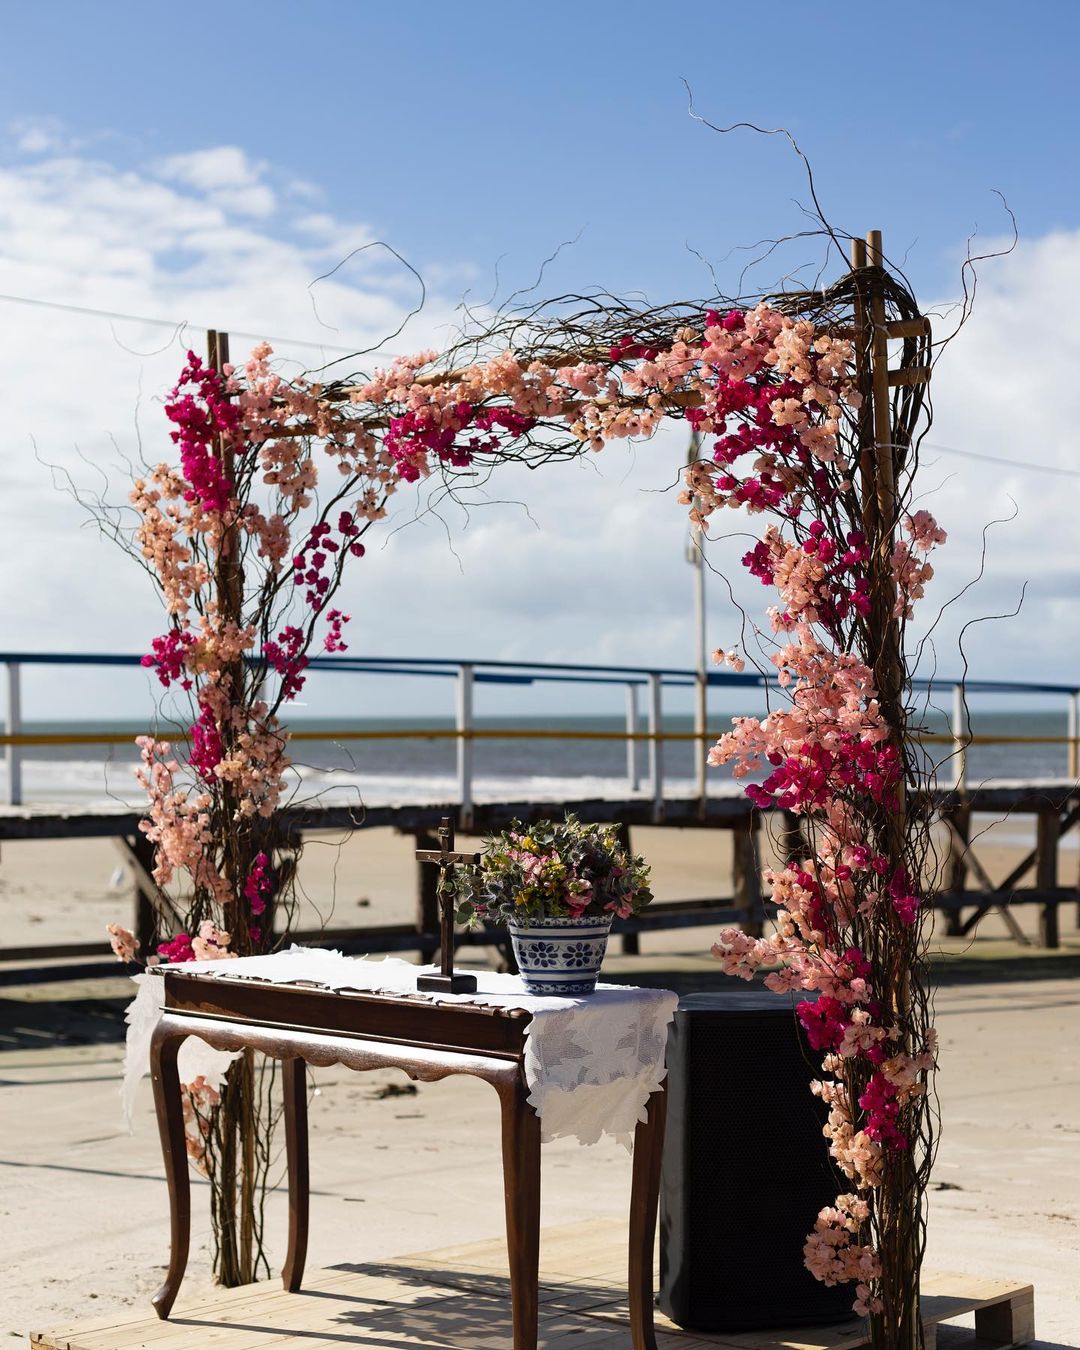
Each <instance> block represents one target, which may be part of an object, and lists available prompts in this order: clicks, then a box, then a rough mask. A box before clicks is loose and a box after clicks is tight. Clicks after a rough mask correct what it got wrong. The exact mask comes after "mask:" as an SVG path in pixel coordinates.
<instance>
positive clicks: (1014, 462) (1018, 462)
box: [923, 441, 1080, 478]
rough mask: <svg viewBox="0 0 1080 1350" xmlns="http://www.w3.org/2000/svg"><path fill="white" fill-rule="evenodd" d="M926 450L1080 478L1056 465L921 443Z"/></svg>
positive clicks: (1070, 470)
mask: <svg viewBox="0 0 1080 1350" xmlns="http://www.w3.org/2000/svg"><path fill="white" fill-rule="evenodd" d="M923 445H924V446H925V447H926V448H927V450H940V451H941V453H942V454H943V455H961V456H962V457H963V458H964V459H979V460H983V461H985V462H986V463H987V464H1004V465H1006V466H1008V467H1009V468H1014V469H1028V470H1030V471H1031V472H1032V473H1056V474H1061V475H1062V476H1063V477H1065V478H1080V469H1065V468H1059V467H1058V466H1057V465H1056V464H1034V463H1032V462H1030V461H1029V460H1022V459H1005V458H1004V457H1003V456H1001V455H985V454H983V453H982V451H980V450H957V448H956V446H954V445H935V444H934V443H933V442H932V441H923Z"/></svg>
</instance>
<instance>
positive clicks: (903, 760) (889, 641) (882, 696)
mask: <svg viewBox="0 0 1080 1350" xmlns="http://www.w3.org/2000/svg"><path fill="white" fill-rule="evenodd" d="M851 265H852V271H853V273H854V275H855V280H856V283H857V284H856V290H855V301H854V322H855V360H856V372H857V378H858V383H859V388H860V392H861V394H862V399H863V403H862V408H861V410H860V423H859V479H860V487H861V496H862V506H863V523H864V529H865V533H866V538H867V543H868V546H869V550H870V557H869V561H868V564H867V566H868V571H869V578H868V580H869V590H870V612H869V614H868V616H867V632H868V637H869V643H868V650H869V653H870V655H871V658H872V659H871V665H872V669H873V674H874V684H875V688H876V691H877V695H878V700H879V705H880V708H881V713H882V716H883V718H884V721H885V723H886V726H887V727H888V731H889V739H890V742H891V743H892V744H893V746H894V748H895V750H896V753H897V755H898V758H899V763H900V765H901V777H900V781H899V783H898V785H897V790H896V796H895V799H894V801H893V803H892V804H891V805H890V806H889V807H886V808H884V810H883V814H882V818H881V820H880V821H879V827H880V828H879V848H880V850H881V852H882V853H883V854H884V856H885V857H886V858H887V859H888V862H889V867H890V876H896V875H898V874H900V875H904V876H907V875H908V873H909V871H910V870H911V867H910V857H909V850H908V841H909V834H910V826H911V821H910V819H909V814H910V811H911V800H912V799H911V796H910V794H909V791H908V784H907V782H906V765H907V760H908V756H907V754H906V750H907V708H906V694H907V691H908V687H909V676H908V671H907V667H906V663H905V657H904V650H903V627H902V618H901V616H900V614H899V612H898V605H897V582H896V577H895V574H894V569H893V552H894V549H895V547H896V543H897V533H898V529H899V525H900V519H899V516H900V511H901V507H902V502H901V501H900V499H899V496H898V491H897V478H898V471H899V468H900V466H901V465H902V464H903V456H904V455H905V454H906V453H907V451H908V450H909V448H910V447H909V446H908V445H907V444H901V443H899V433H898V431H897V425H898V422H899V419H898V418H896V417H894V409H893V391H894V389H896V388H898V387H900V386H903V385H908V386H911V385H916V384H921V383H925V382H926V381H928V380H929V377H930V371H929V368H928V367H909V368H907V369H904V370H899V371H890V369H889V341H890V339H893V340H895V339H901V338H926V337H927V336H928V335H929V323H928V320H926V319H925V318H918V319H904V320H897V321H894V322H890V321H889V318H888V310H887V291H886V275H887V274H886V272H885V261H884V253H883V249H882V239H881V232H880V230H871V231H870V232H869V234H868V235H867V236H866V239H865V240H862V239H854V240H852V245H851ZM910 881H911V883H912V884H913V885H915V886H918V885H920V883H921V882H922V881H923V878H922V877H919V876H915V877H910ZM880 915H881V917H880V920H879V921H878V922H877V923H876V925H875V932H874V935H873V941H874V948H875V950H874V952H873V958H874V959H873V965H874V968H875V975H876V977H877V978H878V979H879V980H880V981H881V983H882V987H881V988H880V989H875V993H876V994H877V995H878V997H880V999H881V1001H882V1003H883V1004H884V1006H885V1009H887V1010H888V1013H889V1014H891V1016H892V1019H893V1022H894V1024H895V1025H896V1026H897V1027H898V1028H899V1029H900V1041H901V1045H902V1048H903V1049H904V1050H905V1051H906V1052H908V1053H911V1054H914V1053H918V1051H919V1050H920V1049H921V1048H922V1047H921V1044H920V1043H919V1042H920V1040H921V1035H920V1028H919V1027H918V1026H916V1025H915V1022H917V1021H918V1016H917V1011H918V1010H917V1007H916V1005H915V1004H914V1002H913V997H912V969H913V966H914V964H915V963H916V962H917V961H918V960H919V959H920V954H921V947H920V944H921V937H920V934H921V924H920V923H916V924H914V925H909V924H905V923H904V922H903V921H902V920H901V919H900V918H899V917H898V915H897V914H896V912H895V909H894V907H893V906H891V905H883V906H881V908H880ZM913 1012H915V1013H916V1016H915V1018H914V1019H913V1016H912V1014H913ZM855 1086H856V1085H852V1088H851V1089H849V1090H854V1087H855ZM916 1145H917V1141H916V1140H912V1142H911V1146H910V1147H909V1148H907V1149H906V1150H892V1151H890V1152H889V1154H888V1166H887V1167H886V1168H885V1169H884V1172H883V1178H882V1183H881V1186H880V1187H879V1188H878V1189H877V1190H876V1191H875V1192H874V1196H873V1202H872V1203H873V1204H874V1206H875V1207H876V1215H875V1218H876V1229H877V1240H878V1250H879V1256H880V1259H881V1276H880V1280H879V1289H880V1295H881V1300H882V1304H883V1306H882V1308H881V1310H880V1311H878V1312H876V1313H872V1314H871V1330H872V1340H873V1345H874V1347H875V1350H921V1347H922V1346H923V1345H924V1339H925V1338H924V1333H923V1324H922V1317H921V1311H920V1299H919V1274H920V1269H921V1265H922V1257H923V1250H924V1246H925V1239H924V1215H923V1206H924V1194H923V1192H924V1181H923V1179H922V1178H921V1177H920V1173H919V1166H920V1165H919V1160H918V1158H917V1157H916Z"/></svg>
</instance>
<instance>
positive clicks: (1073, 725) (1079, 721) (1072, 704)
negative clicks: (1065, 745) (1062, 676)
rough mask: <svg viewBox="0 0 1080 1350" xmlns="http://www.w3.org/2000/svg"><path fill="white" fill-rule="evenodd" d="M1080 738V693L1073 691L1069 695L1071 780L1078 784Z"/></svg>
mask: <svg viewBox="0 0 1080 1350" xmlns="http://www.w3.org/2000/svg"><path fill="white" fill-rule="evenodd" d="M1078 736H1080V692H1077V691H1075V690H1074V691H1073V693H1071V694H1070V695H1069V760H1068V763H1069V778H1070V780H1071V781H1072V782H1074V783H1075V782H1076V780H1077V778H1080V745H1078V744H1077V739H1076V738H1077V737H1078Z"/></svg>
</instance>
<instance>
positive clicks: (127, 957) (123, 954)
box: [105, 923, 139, 961]
mask: <svg viewBox="0 0 1080 1350" xmlns="http://www.w3.org/2000/svg"><path fill="white" fill-rule="evenodd" d="M105 931H106V932H107V933H108V935H109V946H110V947H112V949H113V954H114V955H115V957H116V959H117V960H118V961H134V960H135V955H136V953H137V952H138V950H139V944H138V943H137V942H136V940H135V934H134V933H130V932H129V931H128V930H127V929H126V928H123V927H121V926H120V924H118V923H108V924H106V925H105Z"/></svg>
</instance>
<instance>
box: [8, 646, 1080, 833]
mask: <svg viewBox="0 0 1080 1350" xmlns="http://www.w3.org/2000/svg"><path fill="white" fill-rule="evenodd" d="M0 663H3V665H4V667H5V669H6V672H7V704H6V717H5V727H4V734H3V735H2V736H0V745H2V746H4V747H5V760H4V777H5V780H6V794H5V795H6V798H7V802H8V804H10V805H12V806H17V805H21V804H22V803H23V781H22V768H23V762H24V758H25V753H24V752H25V751H26V750H27V749H30V748H32V747H34V746H63V745H71V746H77V745H84V746H85V745H107V744H113V745H115V744H127V743H129V742H130V741H131V733H130V732H124V733H113V732H104V731H103V732H72V733H65V732H56V733H50V732H27V731H26V730H25V729H24V722H23V717H22V672H23V667H24V666H113V667H116V666H121V667H138V666H140V665H141V658H140V657H138V656H130V655H127V654H119V653H111V654H110V653H105V654H89V653H66V652H65V653H53V652H6V653H0ZM308 669H309V670H311V671H331V672H334V673H337V674H351V675H394V676H416V677H421V678H429V679H431V678H444V679H452V680H454V682H455V699H454V708H455V711H454V725H453V726H452V727H433V728H417V727H401V728H369V729H355V728H346V729H341V730H324V729H321V728H320V729H319V730H317V731H316V730H306V729H304V728H303V726H302V725H301V726H299V727H297V728H295V729H294V730H292V733H291V734H292V739H293V740H297V741H303V740H310V741H314V740H318V741H336V740H372V741H376V740H416V739H453V740H454V741H455V743H456V791H457V800H458V803H459V805H460V808H461V814H462V818H463V819H468V818H469V816H470V815H471V813H472V809H473V802H474V799H473V790H474V780H475V762H474V754H473V751H474V746H475V743H476V741H477V740H483V739H490V740H512V739H549V740H551V739H557V740H597V741H610V740H618V741H625V743H626V779H627V787H628V790H629V791H630V793H631V794H636V793H638V792H639V791H640V790H641V787H642V784H641V780H640V775H639V772H638V756H637V745H638V743H639V742H642V741H643V742H645V744H646V746H647V773H646V783H647V791H648V795H649V797H650V798H651V801H652V803H653V811H654V815H655V817H656V818H657V819H662V816H663V806H664V745H665V743H666V742H668V741H672V742H679V741H696V742H698V743H699V753H698V754H697V755H696V757H695V784H696V791H697V794H698V795H699V796H701V797H704V795H705V751H706V747H707V745H708V744H709V742H710V741H712V740H714V739H715V738H716V736H717V735H718V734H719V731H710V730H705V729H703V730H700V731H699V730H694V731H686V732H683V731H666V730H665V729H664V699H663V695H664V690H665V689H666V688H695V689H697V690H698V691H699V696H700V694H701V692H702V691H701V683H702V679H703V678H704V684H705V690H704V692H705V693H707V691H708V689H709V688H714V687H726V688H743V689H765V688H767V687H768V685H769V683H770V682H769V680H768V678H767V677H766V676H764V675H761V674H758V673H756V672H744V673H735V672H733V671H709V672H707V673H706V674H705V675H704V677H702V675H701V674H700V673H699V672H695V671H693V670H689V669H682V668H660V669H648V668H644V667H637V666H603V665H586V664H576V663H568V664H562V663H556V662H519V661H503V660H493V661H458V660H453V659H442V658H436V657H351V656H323V657H313V658H312V659H311V661H310V663H309V667H308ZM549 682H552V683H561V684H571V685H583V684H600V685H608V686H615V687H617V686H619V685H622V686H623V687H624V690H625V714H624V715H625V729H624V730H622V731H604V730H597V729H583V728H566V727H543V728H540V727H519V728H509V727H478V726H477V725H476V689H477V686H478V685H483V684H492V685H521V686H528V685H536V684H542V683H549ZM915 684H916V687H918V688H921V689H929V688H930V687H931V682H930V681H925V680H921V681H916V682H915ZM643 688H644V689H645V690H646V709H645V717H646V729H645V730H644V731H643V730H641V726H640V708H639V700H638V691H639V690H640V689H643ZM944 688H951V692H952V712H951V717H950V719H949V730H948V733H947V734H927V735H925V736H923V738H922V739H923V740H925V741H927V742H930V743H937V744H951V745H952V746H953V756H952V758H951V764H952V767H953V769H954V771H955V786H956V787H957V788H963V787H964V786H965V785H966V782H967V753H966V752H967V748H968V746H969V745H973V744H975V745H1040V744H1041V745H1052V744H1053V745H1062V744H1064V745H1066V746H1067V749H1068V777H1069V778H1070V779H1076V778H1077V777H1078V776H1080V688H1078V687H1074V686H1072V685H1062V684H1046V683H1040V682H1026V681H1006V680H975V679H971V680H968V681H966V682H965V683H964V684H961V683H959V682H951V681H942V680H939V681H934V682H933V689H934V690H935V691H937V690H943V689H944ZM972 694H998V695H1011V694H1021V695H1022V694H1027V695H1031V694H1038V695H1051V696H1056V697H1061V698H1064V699H1066V700H1067V716H1068V726H1067V734H1066V736H1064V737H1060V736H978V737H972V736H971V735H970V723H969V717H968V706H967V699H968V697H969V696H971V695H972ZM183 738H184V733H183V732H182V731H181V732H178V733H177V734H176V735H174V736H172V739H175V740H181V739H183Z"/></svg>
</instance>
